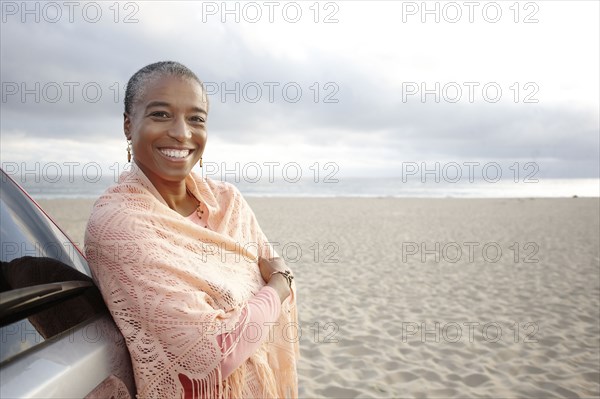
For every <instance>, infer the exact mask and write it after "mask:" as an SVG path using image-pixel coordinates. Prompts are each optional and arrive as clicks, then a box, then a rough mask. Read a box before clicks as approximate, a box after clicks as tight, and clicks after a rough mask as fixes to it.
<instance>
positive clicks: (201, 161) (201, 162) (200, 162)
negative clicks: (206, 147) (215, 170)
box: [200, 157, 202, 167]
mask: <svg viewBox="0 0 600 399" xmlns="http://www.w3.org/2000/svg"><path fill="white" fill-rule="evenodd" d="M200 167H202V157H200Z"/></svg>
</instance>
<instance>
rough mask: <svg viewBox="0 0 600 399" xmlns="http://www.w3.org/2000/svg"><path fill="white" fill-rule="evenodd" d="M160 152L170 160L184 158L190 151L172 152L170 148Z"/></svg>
mask: <svg viewBox="0 0 600 399" xmlns="http://www.w3.org/2000/svg"><path fill="white" fill-rule="evenodd" d="M160 152H162V153H163V154H165V155H166V156H168V157H170V158H185V157H187V156H188V155H190V150H173V149H170V148H161V149H160Z"/></svg>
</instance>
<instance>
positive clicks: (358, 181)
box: [15, 176, 600, 199]
mask: <svg viewBox="0 0 600 399" xmlns="http://www.w3.org/2000/svg"><path fill="white" fill-rule="evenodd" d="M337 180H338V181H337V182H323V181H319V182H315V181H313V180H310V179H304V180H300V181H297V182H292V181H286V180H283V179H281V180H275V181H273V182H270V181H268V180H266V179H265V180H264V181H259V182H251V181H245V180H243V179H238V180H237V181H236V179H231V180H227V181H229V182H230V183H232V184H234V185H236V186H237V187H238V188H239V190H240V191H241V192H242V193H243V194H244V195H245V196H249V197H372V198H376V197H397V198H526V197H539V198H552V197H573V196H578V197H600V179H539V181H537V182H523V181H520V182H514V181H512V180H501V181H498V182H495V183H493V182H489V181H486V180H475V181H473V182H469V181H459V182H456V183H453V182H447V181H444V180H441V181H439V182H435V181H427V182H425V183H423V182H421V181H420V180H418V179H415V180H406V179H404V181H403V179H402V178H400V177H398V178H338V179H337ZM15 181H16V182H17V183H19V184H20V185H21V186H22V187H23V188H24V189H25V190H27V192H28V193H29V194H30V195H31V196H32V197H33V198H34V199H54V198H97V197H98V196H99V195H100V194H102V192H103V191H104V190H106V188H108V187H109V186H110V185H112V184H114V179H111V178H101V179H99V180H98V181H91V180H88V181H86V180H84V179H81V178H80V179H71V181H69V180H67V179H53V180H51V179H41V178H38V179H36V178H32V177H31V176H28V179H24V180H20V179H15Z"/></svg>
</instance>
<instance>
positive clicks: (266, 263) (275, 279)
mask: <svg viewBox="0 0 600 399" xmlns="http://www.w3.org/2000/svg"><path fill="white" fill-rule="evenodd" d="M258 268H259V269H260V274H261V276H262V278H263V280H265V282H266V283H267V285H268V286H270V287H273V288H274V289H275V291H277V293H278V294H279V298H280V299H281V302H283V301H285V299H286V298H287V297H288V296H289V295H290V293H291V292H290V286H289V284H288V281H287V279H286V278H285V277H284V276H283V275H282V274H280V273H276V274H272V273H273V272H276V271H281V272H283V271H285V270H288V268H287V266H286V264H285V262H284V261H283V258H273V259H267V258H262V257H259V259H258Z"/></svg>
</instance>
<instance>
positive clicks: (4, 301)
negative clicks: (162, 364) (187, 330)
mask: <svg viewBox="0 0 600 399" xmlns="http://www.w3.org/2000/svg"><path fill="white" fill-rule="evenodd" d="M0 172H1V176H0V252H1V253H0V261H1V267H0V398H41V397H43V398H115V399H125V398H130V397H135V386H134V383H133V376H132V371H131V361H130V358H129V353H128V351H127V347H126V346H125V342H124V339H123V337H122V336H121V334H120V333H119V332H118V330H117V328H116V326H115V325H114V323H113V321H112V319H111V317H110V314H109V313H108V311H107V309H106V307H105V305H104V303H103V301H102V297H101V295H100V292H99V291H98V289H97V288H96V286H95V285H94V283H93V281H92V279H91V273H90V270H89V267H88V265H87V262H86V260H85V258H84V257H83V255H82V254H81V253H80V251H79V249H78V248H76V246H75V245H74V244H73V243H72V241H71V240H70V239H69V238H68V237H67V236H66V235H65V234H64V233H63V232H62V231H61V230H60V229H59V228H58V227H57V226H56V225H55V224H54V222H53V221H52V220H51V219H50V218H49V217H48V216H47V215H46V214H45V213H44V212H43V211H42V210H41V209H40V208H39V207H38V206H37V204H36V203H35V202H34V201H33V200H32V199H31V198H30V197H29V196H28V195H27V194H26V193H25V192H24V191H23V190H22V189H21V187H19V186H18V185H17V184H16V183H15V182H14V181H13V180H12V179H11V178H10V177H9V176H7V175H6V174H5V173H4V171H1V170H0Z"/></svg>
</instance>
